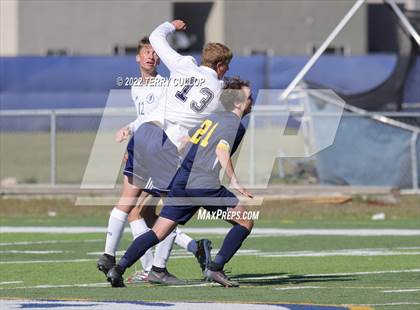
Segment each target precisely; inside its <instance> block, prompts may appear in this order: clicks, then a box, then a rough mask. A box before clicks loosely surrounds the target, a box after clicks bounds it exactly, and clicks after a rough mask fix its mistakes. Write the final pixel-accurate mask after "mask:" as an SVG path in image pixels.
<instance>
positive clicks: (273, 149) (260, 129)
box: [0, 91, 420, 190]
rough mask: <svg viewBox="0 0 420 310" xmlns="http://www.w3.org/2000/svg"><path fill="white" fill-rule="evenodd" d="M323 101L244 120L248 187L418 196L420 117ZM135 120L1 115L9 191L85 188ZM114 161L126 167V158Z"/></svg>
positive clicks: (296, 103)
mask: <svg viewBox="0 0 420 310" xmlns="http://www.w3.org/2000/svg"><path fill="white" fill-rule="evenodd" d="M317 94H318V95H317ZM317 94H316V93H315V94H310V95H309V96H308V95H307V94H304V95H302V94H299V92H297V93H296V94H295V96H294V97H293V96H292V99H291V100H289V102H288V104H287V105H286V106H285V105H280V104H273V103H275V102H277V100H278V92H274V91H267V93H266V94H261V93H260V95H259V96H258V99H257V102H256V105H255V107H254V109H253V112H252V113H251V114H250V115H249V116H248V117H247V118H246V119H245V120H244V122H245V123H247V126H248V131H247V135H246V136H245V139H244V141H243V143H242V146H241V149H240V150H239V152H237V155H236V156H235V159H236V170H237V174H238V176H239V178H240V179H241V180H242V182H243V183H245V184H247V185H249V186H251V187H261V186H262V187H264V186H266V185H267V184H268V182H269V183H283V184H319V183H323V184H338V185H367V186H368V185H383V186H394V187H399V188H409V189H415V190H418V188H419V175H420V170H419V167H420V162H419V157H420V156H419V153H420V138H419V137H418V135H419V131H420V128H419V127H418V126H417V124H419V120H420V113H380V114H378V113H367V112H363V111H361V110H357V111H355V110H353V111H349V110H348V109H347V107H344V106H343V105H341V104H338V105H335V104H334V103H331V101H334V100H335V99H334V100H332V99H331V97H328V96H325V94H323V93H322V92H318V93H317ZM319 94H321V96H320V95H319ZM270 98H271V99H272V100H270ZM262 102H264V103H265V104H262ZM334 102H335V103H337V102H338V101H336V100H335V101H334ZM309 107H310V108H309ZM132 113H133V111H132V110H130V109H127V110H124V109H119V110H115V111H111V112H109V111H108V113H106V116H105V113H104V110H103V109H78V110H3V111H0V124H1V125H0V129H1V133H0V146H1V148H0V153H1V163H0V168H1V169H0V179H1V183H2V186H11V185H15V184H50V185H52V186H53V185H66V184H72V185H77V184H81V182H82V180H83V177H84V173H85V171H86V169H87V166H88V164H89V158H90V156H91V153H92V152H93V146H94V144H95V139H98V135H101V137H102V139H104V138H105V139H108V140H109V141H110V143H109V145H108V149H107V150H108V151H107V152H111V153H112V148H114V147H113V145H115V146H117V144H116V142H114V133H115V128H119V126H120V125H124V124H125V123H126V121H127V119H130V118H131V119H133V117H132V115H133V114H132ZM104 117H107V118H108V119H109V118H112V119H113V121H112V123H113V125H112V126H108V129H107V128H105V129H104V128H101V130H100V131H98V128H100V124H101V122H103V120H104ZM108 123H109V122H108ZM118 147H119V148H121V146H120V145H119V146H118ZM117 153H118V152H117ZM117 153H115V154H117ZM115 156H119V155H115ZM98 160H100V158H99V159H98ZM114 162H116V163H118V165H120V166H121V163H122V158H118V159H117V160H116V161H114ZM120 166H119V167H120ZM108 168H109V167H107V166H104V167H103V169H108ZM119 181H120V179H116V180H115V183H118V182H119Z"/></svg>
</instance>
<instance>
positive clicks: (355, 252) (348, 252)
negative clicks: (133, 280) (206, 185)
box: [0, 247, 420, 265]
mask: <svg viewBox="0 0 420 310" xmlns="http://www.w3.org/2000/svg"><path fill="white" fill-rule="evenodd" d="M413 248H416V247H413ZM180 251H181V252H180ZM217 251H218V249H213V250H212V253H213V254H214V253H216V252H217ZM1 252H9V251H0V253H1ZM10 252H16V253H18V252H37V251H10ZM58 252H64V251H58ZM86 254H87V255H90V256H99V255H101V254H102V252H88V253H86ZM123 254H124V252H123V251H118V252H117V255H118V256H121V255H123ZM419 254H420V251H411V252H410V251H405V252H404V251H398V248H396V249H395V250H388V249H381V248H380V249H344V250H333V251H331V250H327V251H292V252H287V251H285V252H261V251H260V250H253V249H246V250H239V251H238V252H237V253H236V254H235V255H236V256H258V257H328V256H402V255H419ZM192 257H193V255H192V254H190V253H188V252H186V251H184V250H176V251H174V253H172V255H171V259H185V258H187V259H188V258H192ZM91 261H94V259H74V260H21V261H16V260H13V261H0V265H2V264H37V263H79V262H91Z"/></svg>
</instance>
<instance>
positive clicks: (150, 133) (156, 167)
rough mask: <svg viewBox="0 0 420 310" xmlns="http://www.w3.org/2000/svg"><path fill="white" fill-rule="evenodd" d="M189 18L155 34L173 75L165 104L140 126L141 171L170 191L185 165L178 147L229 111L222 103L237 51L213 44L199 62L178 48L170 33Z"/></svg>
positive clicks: (152, 187) (138, 158)
mask: <svg viewBox="0 0 420 310" xmlns="http://www.w3.org/2000/svg"><path fill="white" fill-rule="evenodd" d="M185 28H186V25H185V23H184V22H183V21H180V20H175V21H173V22H172V23H169V22H165V23H163V24H161V25H159V26H158V27H157V28H156V29H155V30H154V31H153V32H152V33H151V35H150V37H149V38H150V43H151V45H152V47H153V49H154V50H155V51H156V53H157V55H158V56H159V57H160V59H161V60H162V62H163V63H164V64H165V65H166V66H167V67H168V68H169V71H170V80H169V84H168V85H167V88H166V96H165V101H166V102H164V104H161V105H159V107H158V109H156V110H154V111H153V112H152V113H151V115H149V116H148V117H147V118H146V122H145V123H144V124H143V125H141V126H140V128H139V130H138V131H139V132H141V134H139V135H137V136H136V138H137V139H136V140H135V145H136V149H135V159H136V160H135V162H136V164H137V167H135V168H136V169H137V170H138V171H147V173H148V175H149V176H150V182H148V184H146V189H149V190H158V191H160V192H164V191H168V186H169V184H170V182H171V180H172V178H173V176H174V175H175V172H176V170H177V168H178V165H179V155H178V149H177V148H178V147H179V146H180V143H181V138H182V137H184V136H186V135H187V134H188V130H190V129H191V128H193V127H194V126H197V125H198V124H200V123H201V122H202V120H203V119H204V118H205V117H206V116H208V115H210V114H211V113H213V112H216V111H222V110H224V108H223V106H222V105H221V104H220V102H219V96H220V92H221V90H222V87H223V81H222V80H221V79H222V78H223V76H224V75H225V73H226V71H227V70H228V69H229V63H230V61H231V59H232V52H231V51H230V50H229V48H227V47H226V46H224V45H223V44H220V43H209V44H207V45H206V46H205V47H204V49H203V53H202V58H201V65H200V66H199V65H198V64H197V63H196V61H195V59H194V58H193V57H192V56H182V55H180V54H179V53H177V52H176V51H175V50H173V49H172V48H171V47H170V45H169V44H168V42H167V40H166V37H167V35H168V34H170V33H172V32H174V31H175V30H184V29H185Z"/></svg>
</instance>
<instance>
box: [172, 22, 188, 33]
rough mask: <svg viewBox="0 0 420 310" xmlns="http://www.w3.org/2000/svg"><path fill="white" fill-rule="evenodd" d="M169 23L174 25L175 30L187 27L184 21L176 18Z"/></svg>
mask: <svg viewBox="0 0 420 310" xmlns="http://www.w3.org/2000/svg"><path fill="white" fill-rule="evenodd" d="M171 24H172V25H173V26H174V27H175V29H176V30H178V31H179V30H185V29H187V24H185V22H184V21H182V20H180V19H176V20H174V21H172V22H171Z"/></svg>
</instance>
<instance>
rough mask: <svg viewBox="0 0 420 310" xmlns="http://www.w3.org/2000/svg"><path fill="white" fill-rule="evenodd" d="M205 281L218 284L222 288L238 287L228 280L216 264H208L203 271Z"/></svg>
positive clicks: (236, 283) (235, 283) (237, 284)
mask: <svg viewBox="0 0 420 310" xmlns="http://www.w3.org/2000/svg"><path fill="white" fill-rule="evenodd" d="M204 274H205V277H206V280H207V281H212V282H216V283H219V284H220V285H222V286H224V287H239V283H238V282H236V281H233V280H231V279H229V277H228V276H226V274H225V272H224V271H223V269H222V268H219V267H218V266H217V265H216V264H214V263H210V264H209V266H208V268H206V270H205V271H204Z"/></svg>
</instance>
